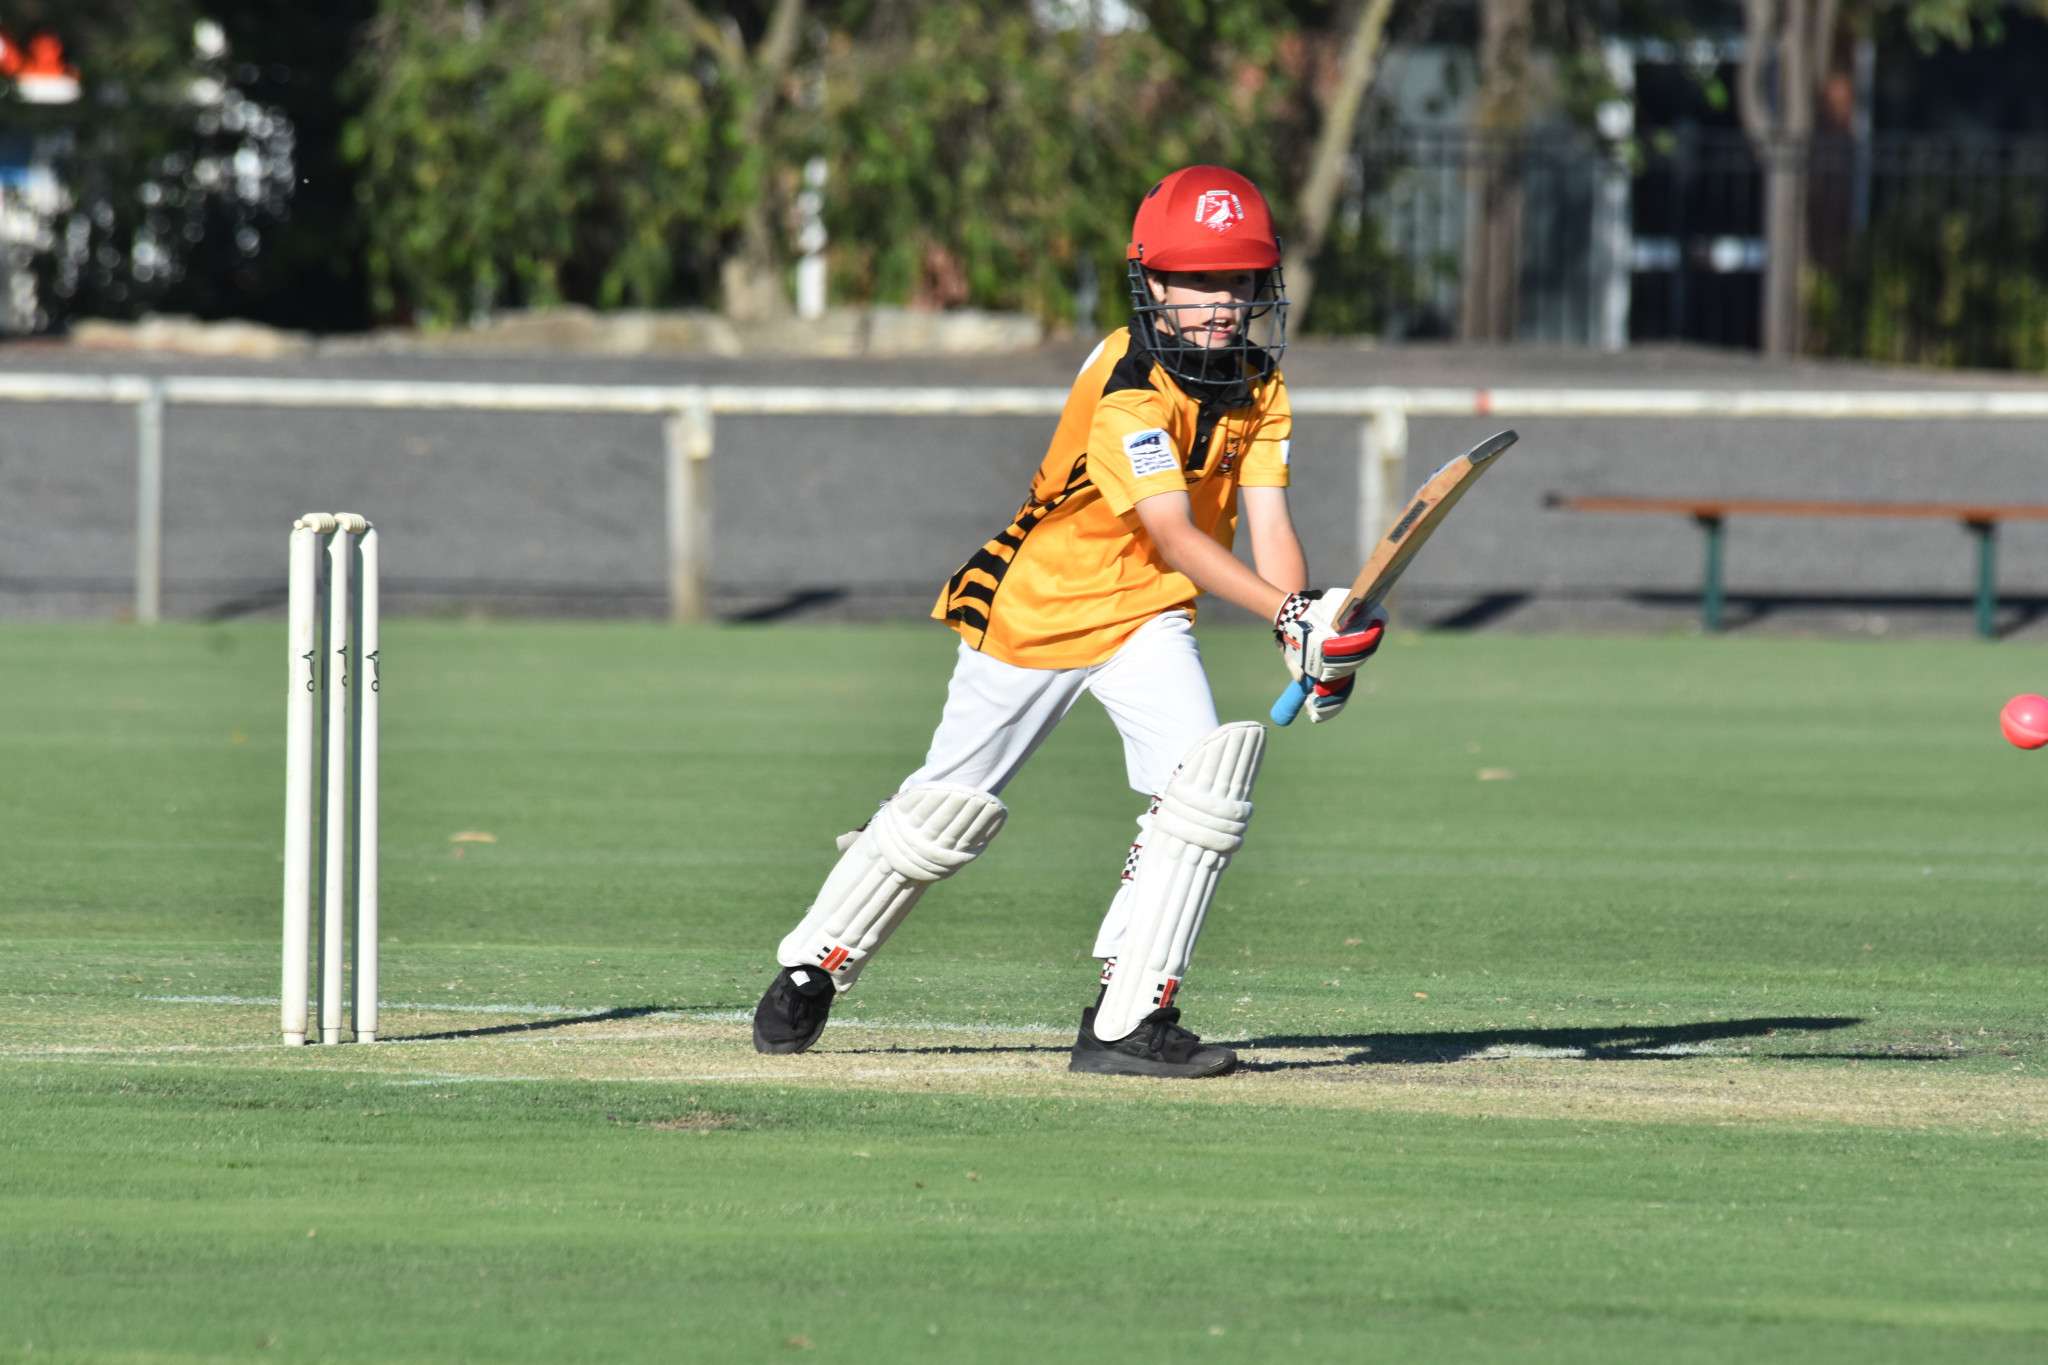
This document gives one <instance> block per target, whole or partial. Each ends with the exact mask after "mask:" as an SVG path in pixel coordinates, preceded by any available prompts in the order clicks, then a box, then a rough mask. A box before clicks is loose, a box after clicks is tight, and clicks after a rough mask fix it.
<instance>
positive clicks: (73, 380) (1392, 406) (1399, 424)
mask: <svg viewBox="0 0 2048 1365" xmlns="http://www.w3.org/2000/svg"><path fill="white" fill-rule="evenodd" d="M1066 398H1067V390H1065V389H1061V388H1047V387H1029V388H1027V387H1014V388H1005V387H991V388H890V387H868V388H860V387H828V386H822V385H812V386H772V385H762V386H752V385H736V384H682V385H650V384H490V383H467V382H443V381H413V380H363V379H265V378H258V377H249V376H241V377H235V376H220V377H214V376H204V375H162V376H149V375H135V374H108V375H92V374H61V373H37V372H17V373H7V372H0V402H22V403H36V402H45V403H127V404H132V405H133V406H134V407H135V412H136V461H135V463H136V531H135V557H136V565H135V619H136V620H137V621H141V622H144V623H148V622H153V621H156V620H158V619H159V618H160V617H161V615H162V608H163V586H162V585H163V504H164V410H165V408H166V407H167V406H169V405H171V404H174V403H185V404H192V405H195V406H210V407H267V408H348V409H377V410H385V411H391V410H440V411H470V412H557V413H584V414H599V413H610V414H624V415H633V414H638V415H642V416H650V417H660V418H661V419H662V431H663V445H664V452H665V466H664V469H665V479H666V484H667V495H666V498H665V506H666V512H667V522H668V560H669V615H670V618H671V619H672V620H675V621H679V622H681V621H703V620H706V619H707V618H708V616H709V600H708V584H709V578H710V557H711V512H710V480H709V477H708V472H707V469H706V465H707V462H708V461H709V460H710V458H711V451H712V446H713V443H714V439H715V422H716V419H717V417H718V416H720V415H724V416H733V417H775V416H783V417H795V416H823V415H837V416H877V417H880V416H960V417H1000V416H1025V417H1028V416H1049V415H1053V414H1056V413H1058V412H1059V411H1060V410H1061V408H1062V407H1063V406H1064V405H1065V403H1066ZM1291 398H1292V402H1293V406H1294V411H1296V412H1297V413H1300V414H1302V415H1304V416H1316V417H1353V418H1358V419H1361V422H1360V429H1359V450H1358V478H1359V494H1360V496H1359V518H1358V543H1359V545H1360V547H1361V548H1360V551H1359V553H1360V556H1361V558H1362V557H1363V556H1364V555H1365V554H1366V553H1369V552H1370V550H1371V547H1372V546H1373V545H1374V544H1376V543H1377V542H1378V540H1379V537H1380V535H1381V533H1382V532H1383V531H1384V530H1385V529H1386V527H1387V526H1388V525H1389V524H1391V522H1392V520H1393V512H1394V511H1395V509H1396V508H1397V507H1398V505H1399V503H1400V500H1401V498H1402V495H1403V493H1404V492H1405V491H1406V490H1405V489H1404V488H1402V486H1401V473H1402V467H1403V464H1404V462H1405V460H1406V457H1407V453H1408V419H1409V418H1411V417H1485V416H1494V417H1516V418H1529V417H1617V418H1622V417H1637V418H1641V417H1656V418H1667V419H1674V418H1721V419H1730V418H1734V419H1755V418H1800V419H1835V420H1856V419H1862V420H1882V421H1915V420H1918V421H1950V420H1956V419H1966V418H1976V419H2020V420H2027V419H2033V420H2040V419H2044V418H2048V388H2044V389H2038V390H2018V389H1920V390H1915V389H1860V390H1859V389H1591V388H1535V387H1525V388H1504V389H1480V388H1405V387H1391V386H1379V387H1366V388H1332V389H1314V388H1311V389H1305V390H1302V391H1299V392H1296V393H1294V394H1292V395H1291Z"/></svg>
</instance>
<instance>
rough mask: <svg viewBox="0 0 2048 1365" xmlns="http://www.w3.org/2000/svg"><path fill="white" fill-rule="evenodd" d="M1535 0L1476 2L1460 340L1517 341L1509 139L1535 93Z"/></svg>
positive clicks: (1514, 171)
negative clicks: (1474, 105)
mask: <svg viewBox="0 0 2048 1365" xmlns="http://www.w3.org/2000/svg"><path fill="white" fill-rule="evenodd" d="M1533 9H1534V5H1533V0H1480V4H1479V107H1478V109H1477V111H1476V113H1475V116H1474V118H1473V125H1472V126H1473V131H1474V132H1475V133H1476V134H1478V139H1477V142H1478V145H1477V146H1476V147H1475V148H1474V161H1473V164H1472V167H1471V169H1470V170H1469V171H1468V172H1467V174H1466V177H1465V279H1464V291H1463V292H1464V299H1463V306H1462V307H1461V308H1460V309H1459V310H1458V336H1459V339H1460V340H1462V341H1493V342H1504V341H1513V340H1514V339H1515V328H1516V323H1517V321H1518V316H1517V315H1518V313H1519V304H1520V301H1521V299H1520V296H1521V286H1522V172H1521V166H1520V164H1519V157H1518V155H1517V152H1518V149H1517V147H1516V146H1515V145H1514V144H1515V139H1516V136H1517V135H1518V134H1520V133H1521V132H1522V130H1523V128H1524V127H1525V126H1526V125H1527V123H1528V119H1529V114H1530V112H1531V106H1532V104H1533V97H1534V94H1535V89H1534V87H1535V72H1534V70H1533V68H1532V59H1533V57H1534V51H1533V48H1534V38H1535V33H1534V14H1533Z"/></svg>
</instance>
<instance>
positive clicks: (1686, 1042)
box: [1232, 1015, 1933, 1071]
mask: <svg viewBox="0 0 2048 1365" xmlns="http://www.w3.org/2000/svg"><path fill="white" fill-rule="evenodd" d="M1862 1022H1863V1020H1861V1019H1858V1018H1854V1017H1852V1016H1842V1015H1821V1016H1806V1015H1790V1016H1786V1017H1782V1018H1764V1019H1716V1020H1711V1021H1709V1022H1706V1023H1695V1024H1665V1025H1657V1026H1652V1025H1639V1026H1626V1025H1624V1026H1622V1027H1618V1028H1527V1029H1513V1028H1510V1029H1474V1030H1471V1031H1458V1032H1443V1033H1338V1034H1300V1033H1290V1034H1275V1035H1271V1036H1267V1037H1261V1038H1249V1039H1246V1040H1245V1041H1244V1042H1242V1043H1238V1042H1233V1043H1232V1046H1234V1047H1237V1048H1240V1049H1243V1050H1244V1051H1242V1052H1241V1053H1240V1055H1241V1056H1242V1057H1243V1060H1242V1061H1241V1062H1240V1063H1239V1067H1238V1069H1239V1070H1241V1071H1313V1070H1318V1069H1324V1068H1328V1067H1337V1066H1388V1065H1396V1066H1399V1065H1410V1066H1412V1065H1427V1064H1432V1063H1440V1062H1466V1061H1473V1060H1476V1059H1486V1060H1494V1059H1501V1060H1506V1059H1510V1058H1515V1057H1555V1058H1558V1059H1560V1060H1585V1061H1602V1062H1609V1061H1612V1062H1625V1061H1669V1060H1671V1059H1672V1058H1676V1057H1689V1056H1697V1055H1701V1054H1711V1053H1713V1052H1714V1051H1715V1045H1716V1044H1719V1043H1726V1042H1733V1041H1736V1040H1738V1039H1744V1038H1768V1037H1770V1036H1771V1035H1772V1034H1775V1033H1779V1032H1793V1033H1828V1032H1832V1031H1834V1030H1836V1029H1845V1028H1855V1027H1856V1026H1857V1025H1859V1024H1861V1023H1862ZM1262 1048H1351V1049H1354V1051H1352V1053H1351V1054H1350V1055H1349V1056H1346V1057H1341V1058H1335V1059H1329V1060H1302V1061H1290V1060H1279V1059H1276V1060H1272V1061H1267V1060H1264V1059H1262V1058H1260V1057H1259V1056H1258V1054H1257V1051H1256V1050H1257V1049H1262ZM1773 1055H1776V1054H1773ZM1798 1055H1799V1056H1801V1057H1806V1058H1816V1059H1818V1058H1833V1057H1837V1056H1839V1057H1840V1058H1842V1059H1844V1060H1846V1059H1850V1058H1861V1057H1871V1056H1891V1055H1893V1054H1889V1053H1850V1052H1844V1053H1839V1054H1834V1053H1823V1052H1802V1053H1800V1054H1798ZM1897 1055H1898V1056H1899V1057H1900V1058H1901V1059H1902V1060H1914V1059H1925V1060H1932V1059H1933V1058H1932V1057H1931V1056H1928V1057H1925V1058H1922V1054H1917V1053H1908V1054H1897Z"/></svg>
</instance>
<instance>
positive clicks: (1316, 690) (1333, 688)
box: [1302, 627, 1377, 725]
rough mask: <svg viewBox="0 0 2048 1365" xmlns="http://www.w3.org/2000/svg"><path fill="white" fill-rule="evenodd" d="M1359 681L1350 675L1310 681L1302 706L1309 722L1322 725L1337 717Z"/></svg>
mask: <svg viewBox="0 0 2048 1365" xmlns="http://www.w3.org/2000/svg"><path fill="white" fill-rule="evenodd" d="M1375 629H1377V627H1375ZM1357 683H1358V679H1357V678H1355V677H1351V676H1349V675H1346V676H1345V677H1342V678H1339V679H1338V680H1337V681H1335V682H1319V683H1310V684H1309V689H1308V701H1307V703H1306V704H1305V705H1304V706H1303V707H1302V709H1303V710H1304V711H1307V712H1308V723H1309V724H1310V725H1320V724H1322V723H1323V722H1324V721H1326V720H1330V719H1332V718H1333V717H1335V716H1336V714H1337V713H1338V712H1339V711H1342V710H1343V709H1344V704H1345V703H1346V702H1348V701H1350V700H1351V689H1352V688H1353V687H1355V686H1356V685H1357Z"/></svg>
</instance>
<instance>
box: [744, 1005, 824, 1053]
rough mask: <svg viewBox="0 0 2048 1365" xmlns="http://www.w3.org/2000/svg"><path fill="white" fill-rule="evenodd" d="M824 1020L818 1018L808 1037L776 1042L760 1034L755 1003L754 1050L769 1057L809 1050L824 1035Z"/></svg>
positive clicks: (759, 1023) (759, 1014)
mask: <svg viewBox="0 0 2048 1365" xmlns="http://www.w3.org/2000/svg"><path fill="white" fill-rule="evenodd" d="M826 1022H827V1021H826V1020H824V1019H820V1020H819V1021H818V1027H817V1028H815V1029H813V1030H811V1036H810V1037H808V1038H791V1039H788V1040H786V1041H782V1042H777V1041H775V1040H773V1039H769V1038H763V1037H762V1036H761V1011H760V1006H758V1005H757V1006H755V1008H754V1051H756V1052H759V1053H763V1054H765V1055H767V1056H770V1057H788V1056H793V1055H794V1054H796V1053H799V1052H809V1051H810V1050H811V1048H812V1047H814V1046H816V1044H817V1041H818V1040H819V1039H820V1038H822V1037H824V1036H825V1024H826Z"/></svg>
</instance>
